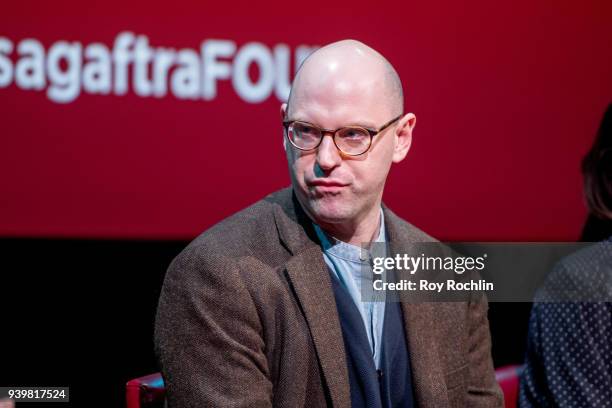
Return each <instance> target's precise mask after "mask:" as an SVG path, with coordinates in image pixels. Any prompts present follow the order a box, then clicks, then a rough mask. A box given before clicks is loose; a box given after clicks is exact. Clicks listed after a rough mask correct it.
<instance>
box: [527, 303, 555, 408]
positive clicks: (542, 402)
mask: <svg viewBox="0 0 612 408" xmlns="http://www.w3.org/2000/svg"><path fill="white" fill-rule="evenodd" d="M542 307H546V305H544V304H538V303H534V305H533V307H532V308H531V316H530V317H529V334H528V336H527V352H526V354H525V368H524V369H523V372H522V374H521V380H520V390H519V407H521V408H531V407H550V406H552V403H551V401H550V392H549V391H548V389H547V388H546V381H545V377H544V376H545V370H544V362H543V355H542V341H541V316H540V314H541V309H542Z"/></svg>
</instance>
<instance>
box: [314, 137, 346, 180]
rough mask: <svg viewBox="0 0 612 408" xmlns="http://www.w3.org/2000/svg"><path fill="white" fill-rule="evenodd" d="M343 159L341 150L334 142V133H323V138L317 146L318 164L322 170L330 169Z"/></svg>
mask: <svg viewBox="0 0 612 408" xmlns="http://www.w3.org/2000/svg"><path fill="white" fill-rule="evenodd" d="M341 161H342V157H340V152H339V151H338V148H337V147H336V145H335V144H334V139H333V135H331V134H329V133H328V134H326V135H323V140H321V144H320V145H319V147H318V148H317V164H318V165H319V167H320V168H321V170H324V171H329V170H332V169H333V168H334V167H336V166H338V165H339V164H340V162H341Z"/></svg>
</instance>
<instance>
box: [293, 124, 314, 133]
mask: <svg viewBox="0 0 612 408" xmlns="http://www.w3.org/2000/svg"><path fill="white" fill-rule="evenodd" d="M296 130H297V131H298V132H299V133H301V134H303V135H313V134H315V133H316V132H317V131H316V129H315V128H314V127H311V126H303V125H302V126H299V127H298V128H297V129H296Z"/></svg>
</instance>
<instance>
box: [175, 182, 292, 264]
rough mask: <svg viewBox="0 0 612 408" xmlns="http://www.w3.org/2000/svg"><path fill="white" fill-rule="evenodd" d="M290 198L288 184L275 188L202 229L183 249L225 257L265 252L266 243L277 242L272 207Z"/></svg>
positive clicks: (274, 244)
mask: <svg viewBox="0 0 612 408" xmlns="http://www.w3.org/2000/svg"><path fill="white" fill-rule="evenodd" d="M290 200H291V189H290V188H289V189H282V190H279V191H276V192H274V193H272V194H270V195H268V196H266V197H264V198H263V199H261V200H259V201H257V202H256V203H254V204H252V205H250V206H249V207H247V208H245V209H243V210H241V211H238V212H237V213H235V214H233V215H231V216H229V217H227V218H225V219H224V220H222V221H220V222H218V223H217V224H215V225H213V226H212V227H210V228H209V229H207V230H205V231H204V232H202V233H201V234H200V235H198V236H197V237H196V238H195V239H194V240H193V241H191V242H190V243H189V244H188V245H187V247H186V248H185V250H184V251H189V252H191V251H195V252H204V253H208V254H210V255H213V254H215V255H220V256H224V257H228V258H241V257H246V256H255V257H256V258H260V256H257V255H259V254H261V253H262V252H266V246H274V247H279V246H280V245H279V238H278V232H277V229H276V222H275V216H274V213H275V208H276V207H279V206H280V207H283V206H285V205H286V203H287V202H288V201H290Z"/></svg>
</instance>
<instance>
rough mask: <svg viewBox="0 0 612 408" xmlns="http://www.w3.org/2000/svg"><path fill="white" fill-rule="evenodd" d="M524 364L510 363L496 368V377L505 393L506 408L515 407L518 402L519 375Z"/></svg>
mask: <svg viewBox="0 0 612 408" xmlns="http://www.w3.org/2000/svg"><path fill="white" fill-rule="evenodd" d="M522 369H523V366H522V365H509V366H504V367H500V368H498V369H497V370H495V379H496V380H497V382H498V384H499V386H500V387H501V389H502V391H503V393H504V404H505V406H506V408H515V407H516V406H517V403H518V393H519V375H520V374H521V371H522Z"/></svg>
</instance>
